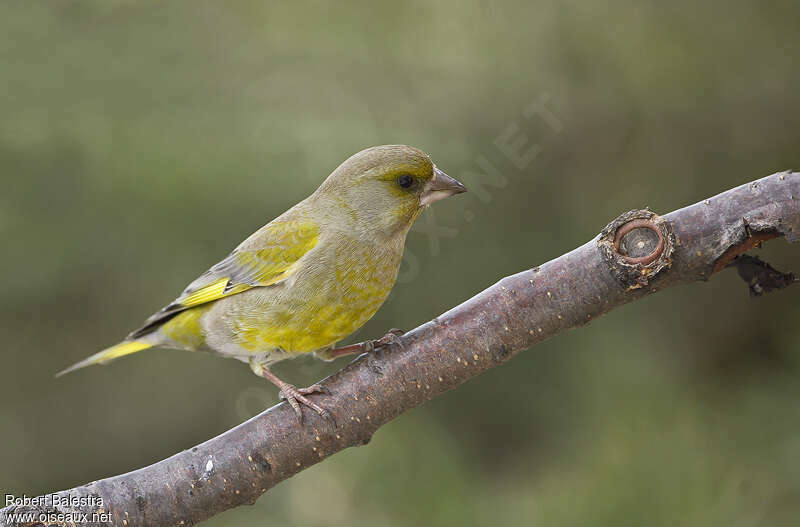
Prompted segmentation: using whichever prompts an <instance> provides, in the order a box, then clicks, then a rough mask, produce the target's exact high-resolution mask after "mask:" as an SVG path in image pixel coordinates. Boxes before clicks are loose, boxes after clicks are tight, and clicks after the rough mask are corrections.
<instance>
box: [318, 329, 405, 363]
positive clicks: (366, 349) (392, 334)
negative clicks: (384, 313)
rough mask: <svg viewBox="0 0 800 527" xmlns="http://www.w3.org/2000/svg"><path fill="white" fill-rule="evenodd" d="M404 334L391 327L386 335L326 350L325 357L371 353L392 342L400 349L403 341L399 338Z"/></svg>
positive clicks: (332, 357)
mask: <svg viewBox="0 0 800 527" xmlns="http://www.w3.org/2000/svg"><path fill="white" fill-rule="evenodd" d="M404 334H405V331H403V330H402V329H397V328H392V329H390V330H389V332H388V333H386V335H384V336H382V337H381V338H379V339H375V340H365V341H364V342H359V343H358V344H351V345H349V346H344V347H341V348H336V349H332V350H328V351H326V352H325V358H326V360H328V359H327V358H328V357H330V358H331V359H335V358H337V357H342V356H344V355H354V354H357V353H371V352H373V351H375V350H379V349H381V348H385V347H386V346H391V345H393V344H396V345H397V346H398V347H399V348H400V349H403V342H402V341H401V340H400V337H401V336H402V335H404Z"/></svg>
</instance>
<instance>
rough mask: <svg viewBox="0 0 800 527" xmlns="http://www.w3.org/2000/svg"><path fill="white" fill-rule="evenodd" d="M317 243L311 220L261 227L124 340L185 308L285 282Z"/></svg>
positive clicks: (158, 324) (317, 237) (133, 337)
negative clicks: (254, 288)
mask: <svg viewBox="0 0 800 527" xmlns="http://www.w3.org/2000/svg"><path fill="white" fill-rule="evenodd" d="M318 240H319V227H318V225H317V224H316V223H313V222H311V221H307V220H303V221H299V220H291V221H276V222H272V223H269V224H268V225H265V226H264V227H262V228H261V229H260V230H258V231H257V232H255V233H254V234H253V235H252V236H250V237H249V238H248V239H247V240H245V241H244V242H243V243H242V244H241V245H240V246H239V247H237V248H236V249H235V250H234V251H233V252H232V253H231V254H229V255H228V256H227V257H226V258H225V259H224V260H222V261H221V262H219V263H218V264H216V265H214V266H213V267H212V268H211V269H209V270H208V271H206V272H205V273H203V274H202V275H200V277H198V278H197V280H195V281H194V282H192V283H191V284H189V286H188V287H187V288H186V289H184V291H183V293H181V295H180V296H179V297H178V298H177V299H175V301H174V302H172V303H171V304H169V305H168V306H166V307H164V308H163V309H162V310H161V311H159V312H158V313H156V314H154V315H153V316H151V317H150V318H148V319H147V320H146V321H145V324H144V326H142V327H141V328H139V329H137V330H136V331H134V332H133V333H131V334H130V335H129V336H128V339H135V338H138V337H141V336H142V335H146V334H147V333H150V332H152V331H154V330H155V329H156V328H158V327H159V326H161V325H162V324H164V323H165V322H167V321H168V320H170V319H171V318H172V317H174V316H175V315H177V314H178V313H180V312H181V311H185V310H186V309H189V308H192V307H195V306H198V305H201V304H206V303H208V302H214V301H215V300H219V299H220V298H224V297H228V296H231V295H235V294H237V293H241V292H242V291H247V290H248V289H252V288H253V287H264V286H269V285H274V284H277V283H279V282H282V281H284V280H286V279H287V278H289V277H290V276H292V274H294V272H295V271H296V270H297V268H298V266H299V262H300V259H301V258H302V257H303V256H304V255H305V254H306V253H308V252H309V251H310V250H311V249H313V248H314V247H315V246H316V245H317V242H318Z"/></svg>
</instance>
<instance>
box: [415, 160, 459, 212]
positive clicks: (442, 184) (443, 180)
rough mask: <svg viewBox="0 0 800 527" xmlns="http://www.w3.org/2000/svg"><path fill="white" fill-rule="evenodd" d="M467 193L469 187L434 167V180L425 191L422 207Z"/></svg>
mask: <svg viewBox="0 0 800 527" xmlns="http://www.w3.org/2000/svg"><path fill="white" fill-rule="evenodd" d="M466 191H467V187H465V186H464V185H462V184H461V182H459V181H458V180H457V179H454V178H451V177H450V176H448V175H447V174H445V173H444V172H442V171H441V170H439V169H438V168H436V167H433V178H432V179H431V180H430V181H429V182H428V184H427V185H426V187H425V190H423V192H422V197H421V198H420V203H421V204H422V205H430V204H431V203H433V202H435V201H439V200H440V199H444V198H446V197H448V196H452V195H454V194H461V193H462V192H466Z"/></svg>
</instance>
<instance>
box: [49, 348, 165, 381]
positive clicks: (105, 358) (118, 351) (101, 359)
mask: <svg viewBox="0 0 800 527" xmlns="http://www.w3.org/2000/svg"><path fill="white" fill-rule="evenodd" d="M153 346H155V344H154V343H151V342H145V341H144V340H124V341H122V342H120V343H119V344H117V345H116V346H111V347H110V348H106V349H104V350H103V351H99V352H97V353H95V354H94V355H92V356H91V357H88V358H85V359H83V360H82V361H80V362H79V363H77V364H73V365H72V366H70V367H69V368H67V369H66V370H63V371H60V372H58V373H56V377H61V376H62V375H64V374H65V373H69V372H71V371H75V370H79V369H81V368H85V367H86V366H91V365H93V364H105V363H107V362H110V361H112V360H114V359H117V358H119V357H123V356H125V355H130V354H131V353H136V352H137V351H142V350H145V349H147V348H152V347H153Z"/></svg>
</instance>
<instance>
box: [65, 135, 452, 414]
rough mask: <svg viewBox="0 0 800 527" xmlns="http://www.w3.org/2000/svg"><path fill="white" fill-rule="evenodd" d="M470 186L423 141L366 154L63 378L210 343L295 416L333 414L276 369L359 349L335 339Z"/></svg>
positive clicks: (382, 292) (363, 315) (208, 347)
mask: <svg viewBox="0 0 800 527" xmlns="http://www.w3.org/2000/svg"><path fill="white" fill-rule="evenodd" d="M465 190H466V189H465V188H464V186H463V185H462V184H461V183H459V182H458V181H456V180H455V179H453V178H452V177H450V176H448V175H447V174H445V173H444V172H442V171H441V170H439V169H438V168H437V167H436V165H434V164H433V162H432V161H431V159H430V157H429V156H428V155H427V154H425V153H424V152H422V151H420V150H418V149H416V148H412V147H410V146H405V145H385V146H376V147H373V148H368V149H366V150H363V151H361V152H359V153H357V154H355V155H353V156H352V157H350V158H349V159H347V160H346V161H345V162H344V163H342V164H341V165H340V166H339V167H338V168H337V169H336V170H334V171H333V173H332V174H331V175H330V176H328V178H327V179H326V180H325V181H324V182H323V183H322V184H321V185H320V186H319V188H318V189H317V190H316V191H315V192H314V193H313V194H312V195H311V196H309V197H308V198H306V199H304V200H303V201H301V202H300V203H298V204H297V205H295V206H294V207H292V208H291V209H289V210H288V211H286V212H284V213H283V214H281V215H280V216H278V217H277V218H275V219H274V220H272V221H271V222H269V223H268V224H266V225H265V226H263V227H262V228H260V229H259V230H258V231H256V232H255V233H253V234H252V235H251V236H250V237H249V238H247V239H246V240H245V241H243V242H242V243H241V244H240V245H239V246H238V247H237V248H236V249H234V250H233V252H232V253H230V254H229V255H228V256H227V257H226V258H225V259H224V260H222V261H221V262H219V263H217V264H216V265H214V266H213V267H211V269H209V270H208V271H206V272H205V273H203V274H202V275H201V276H200V277H199V278H197V279H196V280H195V281H194V282H192V283H190V284H189V286H188V287H187V288H186V289H185V290H184V291H183V293H181V295H180V296H179V297H178V298H177V299H175V301H174V302H172V303H171V304H169V305H168V306H166V307H164V308H163V309H161V310H160V311H159V312H157V313H156V314H154V315H153V316H151V317H150V318H148V319H147V320H146V321H145V323H144V325H143V326H142V327H141V328H139V329H137V330H136V331H134V332H133V333H131V334H130V335H128V337H127V338H126V339H125V340H124V341H122V342H121V343H119V344H117V345H116V346H112V347H110V348H108V349H105V350H103V351H101V352H99V353H96V354H94V355H92V356H91V357H89V358H87V359H85V360H83V361H81V362H79V363H77V364H75V365H73V366H71V367H70V368H67V369H66V370H64V371H62V372H61V373H59V374H58V375H63V374H64V373H68V372H70V371H73V370H76V369H78V368H83V367H84V366H89V365H92V364H104V363H106V362H108V361H111V360H113V359H116V358H118V357H122V356H124V355H128V354H131V353H135V352H137V351H141V350H144V349H147V348H152V347H156V346H159V347H164V348H174V349H183V350H189V351H207V352H212V353H215V354H218V355H221V356H225V357H234V358H237V359H239V360H241V361H244V362H247V363H248V364H250V367H251V368H252V370H253V372H255V373H256V374H257V375H260V376H262V377H265V378H266V379H268V380H270V381H271V382H272V383H274V384H275V385H276V386H278V387H279V388H280V390H281V396H282V397H283V398H285V399H287V400H288V401H289V403H291V405H292V407H293V408H294V409H295V411H296V412H297V414H298V417H300V418H302V413H301V410H300V403H302V404H304V405H307V406H309V407H311V408H313V409H314V410H315V411H317V412H318V413H319V414H320V415H323V416H326V415H327V412H326V410H325V409H324V408H322V407H320V406H319V405H317V404H316V403H314V402H313V401H311V400H310V399H309V398H308V397H306V395H308V394H310V393H314V392H318V391H320V388H319V387H318V386H316V385H315V386H311V387H309V388H300V389H298V388H296V387H295V386H293V385H291V384H289V383H286V382H284V381H282V380H280V379H279V378H277V377H276V376H275V375H274V374H273V373H272V372H270V371H269V366H270V365H271V364H273V363H275V362H277V361H280V360H283V359H287V358H292V357H296V356H298V355H301V354H304V353H312V352H313V353H315V354H316V356H318V357H320V358H322V359H324V360H331V359H333V358H334V357H336V356H338V355H341V354H344V353H346V352H353V351H357V350H358V349H360V348H358V346H355V347H354V346H349V347H347V348H341V349H340V350H336V349H335V346H336V343H337V342H339V341H341V340H342V339H344V338H345V337H347V336H348V335H350V334H351V333H353V332H354V331H356V330H357V329H358V328H360V327H361V326H362V325H363V324H364V323H365V322H366V321H367V320H369V319H370V318H371V317H372V315H374V314H375V312H376V311H377V310H378V308H379V307H380V306H381V304H383V302H384V300H386V297H387V296H388V294H389V291H390V290H391V288H392V286H393V285H394V282H395V279H396V278H397V271H398V268H399V267H400V260H401V258H402V255H403V247H404V245H405V240H406V235H407V234H408V231H409V229H410V228H411V225H412V224H413V223H414V221H415V220H416V219H417V217H418V216H419V214H420V213H421V212H422V211H423V210H424V209H425V208H426V207H427V206H428V205H430V204H431V203H433V202H435V201H438V200H440V199H443V198H446V197H448V196H451V195H453V194H458V193H461V192H464V191H465ZM381 342H385V340H381Z"/></svg>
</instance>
